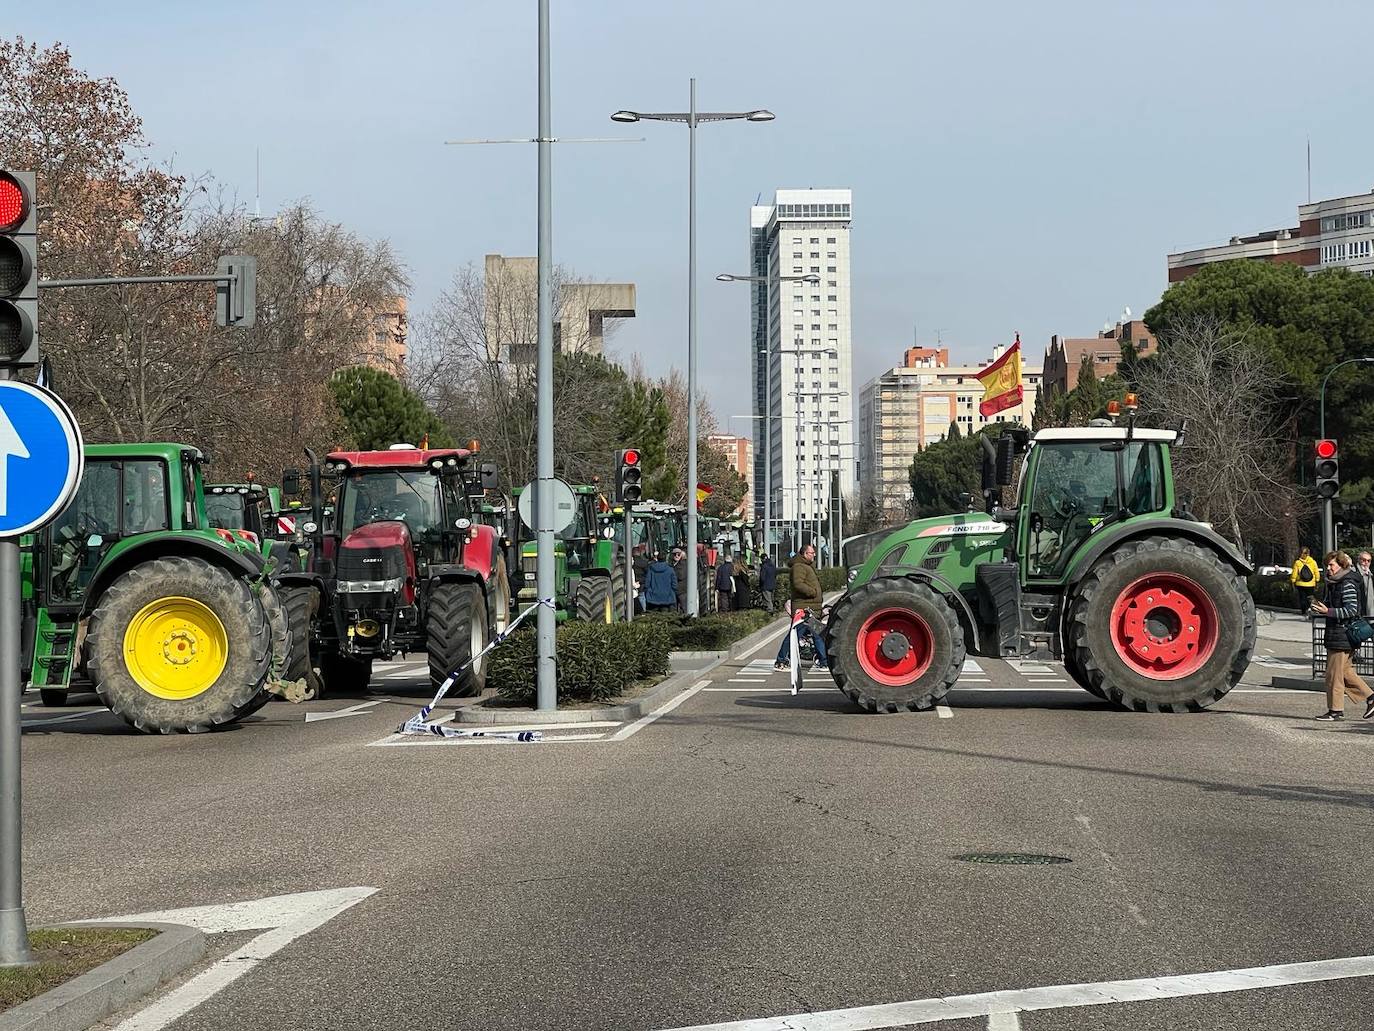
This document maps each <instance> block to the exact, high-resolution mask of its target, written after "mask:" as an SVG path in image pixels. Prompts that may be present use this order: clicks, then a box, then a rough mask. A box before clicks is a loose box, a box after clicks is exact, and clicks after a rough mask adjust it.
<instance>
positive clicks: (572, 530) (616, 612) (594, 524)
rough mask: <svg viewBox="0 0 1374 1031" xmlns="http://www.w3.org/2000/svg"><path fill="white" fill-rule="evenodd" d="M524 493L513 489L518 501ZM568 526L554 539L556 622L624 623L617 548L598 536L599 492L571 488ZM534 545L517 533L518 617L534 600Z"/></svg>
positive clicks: (523, 531)
mask: <svg viewBox="0 0 1374 1031" xmlns="http://www.w3.org/2000/svg"><path fill="white" fill-rule="evenodd" d="M523 491H524V488H520V489H517V490H516V492H515V498H516V500H517V502H518V501H519V498H520V495H521V494H522V493H523ZM572 492H573V501H574V510H573V511H574V514H573V519H572V522H570V523H569V524H568V525H567V526H566V527H564V528H563V529H562V530H561V531H559V533H558V534H557V536H555V538H554V544H553V548H554V559H555V562H556V563H557V566H556V568H557V573H556V574H555V577H554V600H555V602H556V604H557V607H558V618H559V619H560V620H562V619H577V620H581V621H583V622H590V623H614V622H618V621H619V620H622V619H624V618H625V568H624V566H623V565H622V564H621V562H622V560H621V557H620V556H621V550H620V543H619V542H618V541H617V540H616V539H615V536H614V534H613V533H612V535H611V536H609V537H608V536H606V535H605V533H604V531H602V530H601V524H602V520H601V519H600V516H599V514H598V508H599V507H600V506H599V500H600V491H599V489H598V488H597V487H596V486H595V485H592V484H580V485H575V486H573V487H572ZM538 551H539V548H538V542H537V541H536V540H535V539H534V531H533V530H531V529H530V527H528V526H525V525H523V521H522V525H521V527H520V579H519V582H518V584H517V586H518V591H517V593H516V600H517V604H518V607H519V608H520V609H521V610H522V611H523V610H524V609H526V608H528V607H529V606H531V605H533V604H534V603H535V600H536V598H537V597H538V590H537V589H536V577H537V569H538V564H539V563H538Z"/></svg>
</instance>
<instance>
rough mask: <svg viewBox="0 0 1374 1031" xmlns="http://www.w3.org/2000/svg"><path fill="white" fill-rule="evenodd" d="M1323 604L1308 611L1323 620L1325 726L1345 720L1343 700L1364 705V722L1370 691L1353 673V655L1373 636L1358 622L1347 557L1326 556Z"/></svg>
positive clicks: (1354, 579)
mask: <svg viewBox="0 0 1374 1031" xmlns="http://www.w3.org/2000/svg"><path fill="white" fill-rule="evenodd" d="M1325 564H1326V601H1325V602H1324V603H1323V602H1320V601H1314V602H1312V611H1313V612H1315V613H1317V614H1318V615H1321V616H1325V617H1326V712H1324V713H1322V714H1321V715H1320V716H1318V717H1317V719H1319V720H1322V721H1324V722H1327V723H1331V722H1335V721H1336V720H1343V719H1345V696H1346V695H1347V694H1348V695H1350V697H1351V698H1353V699H1354V700H1355V701H1356V702H1364V703H1365V705H1364V719H1369V718H1371V717H1374V691H1371V690H1370V688H1369V685H1368V684H1366V683H1365V682H1364V681H1363V680H1361V679H1360V675H1359V674H1358V673H1356V672H1355V665H1354V652H1356V651H1357V650H1358V649H1359V647H1360V645H1361V644H1363V643H1364V642H1365V641H1367V640H1369V639H1370V637H1371V636H1374V631H1371V628H1370V625H1369V624H1368V623H1367V622H1366V621H1365V620H1363V619H1361V618H1360V598H1361V588H1360V574H1359V573H1358V572H1356V571H1355V570H1354V569H1351V568H1350V556H1349V555H1347V554H1346V553H1345V552H1343V551H1332V552H1329V553H1328V554H1327V556H1326V563H1325Z"/></svg>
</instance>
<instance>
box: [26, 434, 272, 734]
mask: <svg viewBox="0 0 1374 1031" xmlns="http://www.w3.org/2000/svg"><path fill="white" fill-rule="evenodd" d="M203 461H204V459H203V456H202V455H201V453H200V452H199V451H198V450H196V449H195V448H193V447H188V446H186V445H183V444H121V445H90V446H88V447H87V448H86V470H85V474H84V475H83V477H82V480H81V486H80V488H79V489H78V491H77V493H76V497H75V498H74V499H73V500H72V502H71V504H70V505H68V506H67V508H66V510H65V511H64V512H63V513H62V514H61V515H60V516H59V517H58V518H57V520H56V521H55V522H54V523H52V525H50V526H48V527H46V528H45V529H44V530H43V531H42V532H41V533H38V534H35V535H34V536H33V537H32V538H30V539H29V544H28V547H29V551H30V561H29V562H28V563H26V564H25V567H24V568H25V570H26V572H27V576H28V582H27V583H26V584H25V592H24V596H25V606H26V613H25V615H26V618H25V621H24V629H25V634H24V636H25V640H24V653H25V655H26V656H27V657H29V658H30V659H31V674H30V678H29V679H30V683H31V686H33V687H36V688H37V689H38V690H39V692H40V693H41V695H42V698H43V701H44V702H45V703H46V704H48V705H60V704H62V703H63V702H65V701H66V697H67V692H68V690H69V688H70V687H71V686H72V685H73V683H76V682H85V683H89V686H90V688H91V689H92V690H94V691H95V692H96V694H98V695H99V696H100V700H101V701H102V702H104V703H105V704H106V705H107V706H109V707H110V709H111V710H112V711H113V712H115V713H116V714H117V715H119V716H120V717H121V718H122V719H124V720H125V721H126V722H128V723H130V724H131V725H133V726H134V727H137V728H138V729H139V730H143V731H147V732H161V733H164V734H165V733H173V732H177V731H202V730H209V729H211V728H212V727H215V726H217V725H220V724H224V723H231V722H233V721H234V720H237V719H240V718H242V717H243V716H246V715H247V714H249V713H251V712H253V711H254V710H256V709H257V708H259V707H260V706H261V705H262V704H263V703H264V702H266V701H267V699H268V696H269V691H278V692H280V691H282V690H283V687H282V685H281V683H280V673H281V672H282V671H283V670H284V669H285V664H286V661H287V658H288V656H289V654H290V650H291V632H290V630H289V628H288V626H287V622H286V618H285V615H284V613H283V611H282V609H281V606H280V604H279V602H278V599H277V595H276V593H275V591H274V590H273V588H272V585H271V583H270V579H269V577H270V573H271V570H270V568H269V567H268V563H267V560H265V559H264V557H263V555H262V553H261V552H260V550H259V549H258V547H257V546H256V545H255V543H254V542H252V541H249V540H246V539H244V538H243V537H242V536H240V535H238V534H236V533H234V532H233V531H231V530H227V529H218V530H217V529H214V528H212V527H211V526H210V522H209V519H208V517H207V515H206V511H205V497H204V487H203V483H202V480H201V466H202V464H203Z"/></svg>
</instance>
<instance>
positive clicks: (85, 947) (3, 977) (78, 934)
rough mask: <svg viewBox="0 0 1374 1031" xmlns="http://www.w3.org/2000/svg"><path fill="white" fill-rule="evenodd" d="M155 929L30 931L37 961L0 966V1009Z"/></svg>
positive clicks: (31, 996)
mask: <svg viewBox="0 0 1374 1031" xmlns="http://www.w3.org/2000/svg"><path fill="white" fill-rule="evenodd" d="M157 933H158V932H157V931H151V930H144V929H128V928H115V927H112V928H108V929H107V928H100V927H68V928H59V929H56V930H51V931H30V932H29V948H31V949H32V950H33V958H34V959H35V960H37V961H38V962H37V963H35V964H34V965H33V966H28V967H0V1012H4V1011H5V1010H7V1009H10V1008H11V1007H13V1006H18V1005H19V1004H20V1003H21V1002H28V1001H29V1000H30V999H35V998H37V997H38V996H40V995H42V994H43V993H44V992H46V991H48V990H49V989H50V988H56V987H57V986H58V985H60V984H62V983H63V982H64V981H70V980H71V979H72V978H73V977H77V976H78V975H80V974H84V973H86V972H87V971H88V970H94V969H95V968H96V967H98V966H100V964H102V963H106V962H109V961H110V960H112V959H114V958H115V957H116V956H118V955H121V954H122V953H125V952H128V951H129V950H130V949H132V948H133V947H134V946H135V945H138V944H139V943H140V942H146V941H148V940H149V939H150V938H155V937H156V936H157Z"/></svg>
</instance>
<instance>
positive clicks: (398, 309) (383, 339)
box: [365, 297, 410, 376]
mask: <svg viewBox="0 0 1374 1031" xmlns="http://www.w3.org/2000/svg"><path fill="white" fill-rule="evenodd" d="M409 331H410V323H409V321H408V320H407V317H406V299H405V298H404V297H397V298H395V299H394V301H393V303H392V304H391V306H390V307H389V308H388V309H387V310H386V311H379V312H377V314H376V315H375V316H374V317H373V320H372V329H371V333H370V337H371V339H369V340H368V341H367V343H366V345H365V347H366V352H365V353H366V354H367V364H368V365H371V366H374V367H375V368H378V369H381V370H382V371H384V372H389V373H391V374H392V375H393V376H400V375H402V374H403V373H404V372H405V368H406V356H407V354H408V353H409V351H408V349H407V338H408V336H409Z"/></svg>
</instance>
